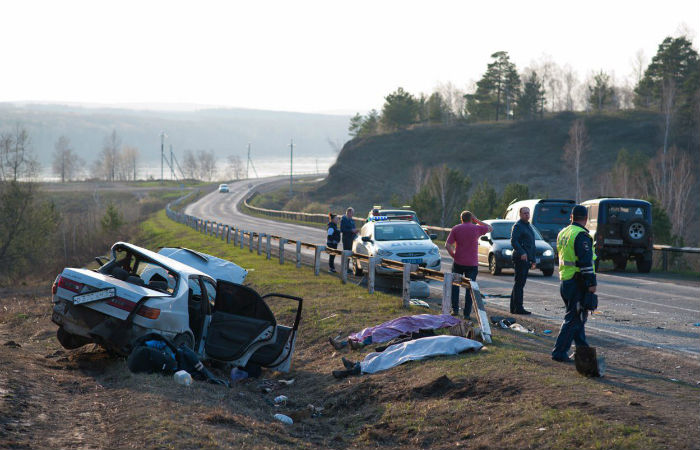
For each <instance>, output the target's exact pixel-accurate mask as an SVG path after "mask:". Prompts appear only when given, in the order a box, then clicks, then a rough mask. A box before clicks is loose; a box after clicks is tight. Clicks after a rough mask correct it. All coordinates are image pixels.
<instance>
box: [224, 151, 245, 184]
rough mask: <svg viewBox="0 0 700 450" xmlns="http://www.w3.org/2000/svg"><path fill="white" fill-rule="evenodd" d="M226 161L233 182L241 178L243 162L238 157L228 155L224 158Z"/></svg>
mask: <svg viewBox="0 0 700 450" xmlns="http://www.w3.org/2000/svg"><path fill="white" fill-rule="evenodd" d="M226 159H227V161H228V173H229V174H230V175H231V177H232V178H233V179H234V180H240V179H241V178H243V172H244V171H243V161H242V160H241V157H240V156H238V155H229V156H228V158H226Z"/></svg>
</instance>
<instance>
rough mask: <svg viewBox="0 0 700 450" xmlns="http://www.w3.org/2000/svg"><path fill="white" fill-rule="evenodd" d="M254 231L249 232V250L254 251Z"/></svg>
mask: <svg viewBox="0 0 700 450" xmlns="http://www.w3.org/2000/svg"><path fill="white" fill-rule="evenodd" d="M254 234H255V233H253V232H252V231H251V232H250V233H248V252H250V253H253V235H254Z"/></svg>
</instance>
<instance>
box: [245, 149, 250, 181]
mask: <svg viewBox="0 0 700 450" xmlns="http://www.w3.org/2000/svg"><path fill="white" fill-rule="evenodd" d="M249 168H250V142H248V160H247V161H246V162H245V177H246V179H248V178H250V175H249V174H248V169H249Z"/></svg>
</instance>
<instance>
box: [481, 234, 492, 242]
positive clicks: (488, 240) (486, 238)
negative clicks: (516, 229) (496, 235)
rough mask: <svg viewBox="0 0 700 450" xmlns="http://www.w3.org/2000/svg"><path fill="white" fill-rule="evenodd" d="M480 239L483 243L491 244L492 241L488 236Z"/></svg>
mask: <svg viewBox="0 0 700 450" xmlns="http://www.w3.org/2000/svg"><path fill="white" fill-rule="evenodd" d="M479 239H481V240H482V241H486V242H490V241H491V239H489V237H488V236H486V235H483V236H481V237H480V238H479Z"/></svg>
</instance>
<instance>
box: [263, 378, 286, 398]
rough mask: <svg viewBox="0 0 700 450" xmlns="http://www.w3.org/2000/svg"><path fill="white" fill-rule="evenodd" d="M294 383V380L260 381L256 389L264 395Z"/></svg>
mask: <svg viewBox="0 0 700 450" xmlns="http://www.w3.org/2000/svg"><path fill="white" fill-rule="evenodd" d="M293 383H294V378H292V379H291V380H262V382H261V383H260V384H259V385H258V388H259V389H260V390H261V391H262V392H263V393H265V394H267V393H268V392H272V391H276V390H277V389H280V388H281V387H282V386H289V385H291V384H293Z"/></svg>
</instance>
